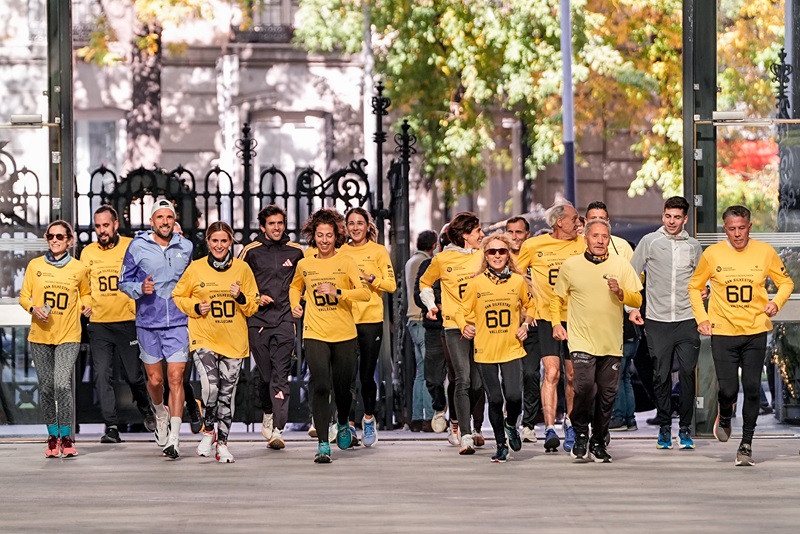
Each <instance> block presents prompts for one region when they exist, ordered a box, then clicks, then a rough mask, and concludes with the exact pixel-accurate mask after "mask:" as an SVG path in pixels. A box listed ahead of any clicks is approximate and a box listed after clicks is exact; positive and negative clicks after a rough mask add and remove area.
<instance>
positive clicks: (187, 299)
mask: <svg viewBox="0 0 800 534" xmlns="http://www.w3.org/2000/svg"><path fill="white" fill-rule="evenodd" d="M193 286H194V269H186V271H185V272H184V273H183V276H181V278H180V280H178V284H177V285H176V286H175V289H173V290H172V300H174V301H175V306H177V308H178V309H179V310H180V311H182V312H183V313H185V314H186V315H188V316H189V317H193V318H195V319H196V318H198V317H201V315H200V314H199V313H197V312H196V311H195V309H194V306H195V304H200V299H198V298H195V297H193V296H192V287H193Z"/></svg>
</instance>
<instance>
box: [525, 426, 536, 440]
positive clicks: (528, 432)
mask: <svg viewBox="0 0 800 534" xmlns="http://www.w3.org/2000/svg"><path fill="white" fill-rule="evenodd" d="M522 441H523V442H524V443H536V430H534V429H533V428H528V427H527V426H523V427H522Z"/></svg>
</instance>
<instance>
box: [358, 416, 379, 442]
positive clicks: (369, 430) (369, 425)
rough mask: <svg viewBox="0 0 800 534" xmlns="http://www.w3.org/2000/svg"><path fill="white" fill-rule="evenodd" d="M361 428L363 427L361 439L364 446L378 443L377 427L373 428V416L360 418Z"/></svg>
mask: <svg viewBox="0 0 800 534" xmlns="http://www.w3.org/2000/svg"><path fill="white" fill-rule="evenodd" d="M361 428H362V429H363V433H362V435H361V436H362V437H361V441H362V442H364V446H365V447H372V446H373V445H375V444H376V443H378V429H377V428H375V417H374V416H373V417H372V419H367V418H366V417H364V418H363V419H362V420H361Z"/></svg>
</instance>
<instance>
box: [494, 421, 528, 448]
mask: <svg viewBox="0 0 800 534" xmlns="http://www.w3.org/2000/svg"><path fill="white" fill-rule="evenodd" d="M503 427H504V430H505V432H506V437H508V446H509V447H511V450H512V451H518V450H520V449H521V448H522V438H520V436H519V430H517V427H516V426H508V423H503ZM498 450H499V445H498Z"/></svg>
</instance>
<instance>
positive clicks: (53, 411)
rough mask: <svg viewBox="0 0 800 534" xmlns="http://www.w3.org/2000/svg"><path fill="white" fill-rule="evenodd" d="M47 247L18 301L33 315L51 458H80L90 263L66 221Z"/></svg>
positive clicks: (54, 229)
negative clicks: (76, 372) (76, 400)
mask: <svg viewBox="0 0 800 534" xmlns="http://www.w3.org/2000/svg"><path fill="white" fill-rule="evenodd" d="M44 237H45V239H46V240H47V247H48V250H47V252H45V254H44V256H39V257H38V258H34V259H32V260H31V262H30V263H29V264H28V267H27V268H26V269H25V278H24V279H23V281H22V289H21V290H20V293H19V304H20V306H22V307H23V308H25V310H26V311H27V312H28V313H30V314H31V316H32V320H31V329H30V333H29V334H28V341H29V342H30V344H31V355H32V356H33V363H34V365H35V366H36V375H37V378H38V380H39V400H40V407H41V409H42V417H43V418H44V422H45V424H46V425H47V434H48V437H47V448H46V449H45V452H44V454H45V456H46V457H47V458H58V457H59V456H64V457H65V458H70V457H72V456H77V455H78V451H77V450H75V442H74V441H73V439H72V427H73V424H74V422H75V421H74V416H73V410H72V374H73V368H74V367H75V361H76V360H77V359H78V352H79V350H80V344H81V322H80V316H81V314H82V315H84V316H86V317H89V316H90V315H91V314H92V308H91V304H92V297H91V290H90V288H89V275H88V271H87V270H86V267H85V266H84V265H83V263H81V262H80V261H78V260H75V259H73V258H72V256H71V255H70V253H69V249H70V248H71V247H72V245H73V244H74V242H75V236H74V232H73V231H72V226H70V224H69V223H68V222H66V221H62V220H58V221H53V222H51V223H50V224H49V225H48V227H47V230H46V231H45V234H44Z"/></svg>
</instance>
